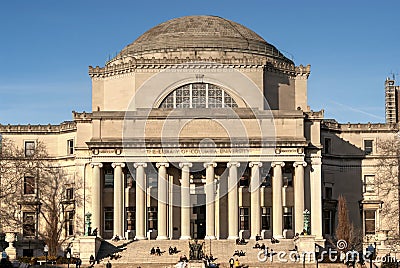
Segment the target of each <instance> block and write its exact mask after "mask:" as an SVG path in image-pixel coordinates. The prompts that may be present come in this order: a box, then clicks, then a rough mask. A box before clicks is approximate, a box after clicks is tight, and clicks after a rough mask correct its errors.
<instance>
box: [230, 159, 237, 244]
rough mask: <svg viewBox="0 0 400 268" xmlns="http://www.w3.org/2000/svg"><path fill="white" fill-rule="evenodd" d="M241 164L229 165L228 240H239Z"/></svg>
mask: <svg viewBox="0 0 400 268" xmlns="http://www.w3.org/2000/svg"><path fill="white" fill-rule="evenodd" d="M238 167H240V163H237V162H230V163H228V168H229V177H228V239H232V240H236V239H237V238H239V202H238V174H237V169H238Z"/></svg>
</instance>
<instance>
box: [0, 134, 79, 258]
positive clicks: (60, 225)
mask: <svg viewBox="0 0 400 268" xmlns="http://www.w3.org/2000/svg"><path fill="white" fill-rule="evenodd" d="M0 176H1V177H0V179H1V181H0V183H1V185H0V187H1V189H2V191H1V193H0V219H1V222H0V226H4V227H11V228H13V229H17V230H19V231H22V233H24V232H30V233H32V232H34V233H35V237H36V238H38V239H42V240H43V241H44V242H45V243H46V244H47V245H48V247H49V254H50V255H53V256H55V255H57V252H58V251H59V249H60V247H61V245H62V244H63V243H64V242H65V239H66V237H67V236H66V235H68V234H65V233H63V230H65V228H64V227H65V226H66V223H67V220H68V219H67V218H66V217H65V212H67V211H68V212H69V213H73V211H74V208H75V205H76V203H77V202H80V199H79V196H77V195H76V192H77V191H74V189H76V188H77V185H76V182H75V180H74V178H73V176H69V175H68V173H67V171H66V170H65V168H63V167H62V166H59V165H58V163H57V161H55V160H54V159H52V158H51V157H50V156H49V154H48V152H47V149H46V147H45V145H44V144H43V143H42V142H40V141H39V142H37V143H36V146H35V148H34V151H30V152H29V153H27V152H26V151H25V150H24V149H22V148H19V147H18V146H16V145H15V143H14V142H12V141H10V140H8V139H4V138H3V140H2V147H1V154H0ZM27 178H29V179H27ZM67 189H69V190H70V192H69V196H67ZM71 193H72V195H73V196H71ZM23 211H35V212H36V219H35V222H36V225H35V226H36V230H28V229H26V226H29V225H26V219H24V213H23ZM24 221H25V224H24ZM24 227H25V229H24Z"/></svg>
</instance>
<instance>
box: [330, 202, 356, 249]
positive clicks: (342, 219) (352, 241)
mask: <svg viewBox="0 0 400 268" xmlns="http://www.w3.org/2000/svg"><path fill="white" fill-rule="evenodd" d="M335 234H336V239H337V241H339V240H343V241H345V242H346V243H344V244H341V246H340V248H338V249H339V250H342V251H347V250H352V249H356V250H360V249H361V248H362V231H361V230H358V229H356V228H355V227H354V225H353V223H352V222H350V219H349V210H348V208H347V201H346V198H345V197H344V196H343V195H340V196H339V198H338V225H337V227H336V232H335ZM343 245H347V246H346V247H344V248H343ZM338 246H339V245H338Z"/></svg>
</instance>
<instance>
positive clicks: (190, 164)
mask: <svg viewBox="0 0 400 268" xmlns="http://www.w3.org/2000/svg"><path fill="white" fill-rule="evenodd" d="M184 166H187V167H193V164H192V163H179V167H180V168H183V167H184Z"/></svg>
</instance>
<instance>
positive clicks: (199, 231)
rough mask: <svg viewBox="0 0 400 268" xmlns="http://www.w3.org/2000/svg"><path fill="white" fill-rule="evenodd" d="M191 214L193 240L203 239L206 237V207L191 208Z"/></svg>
mask: <svg viewBox="0 0 400 268" xmlns="http://www.w3.org/2000/svg"><path fill="white" fill-rule="evenodd" d="M193 214H194V220H193V222H192V223H193V225H192V226H193V228H192V230H191V231H192V234H191V235H192V237H193V238H194V239H204V237H205V236H206V205H202V206H196V207H193Z"/></svg>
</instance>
